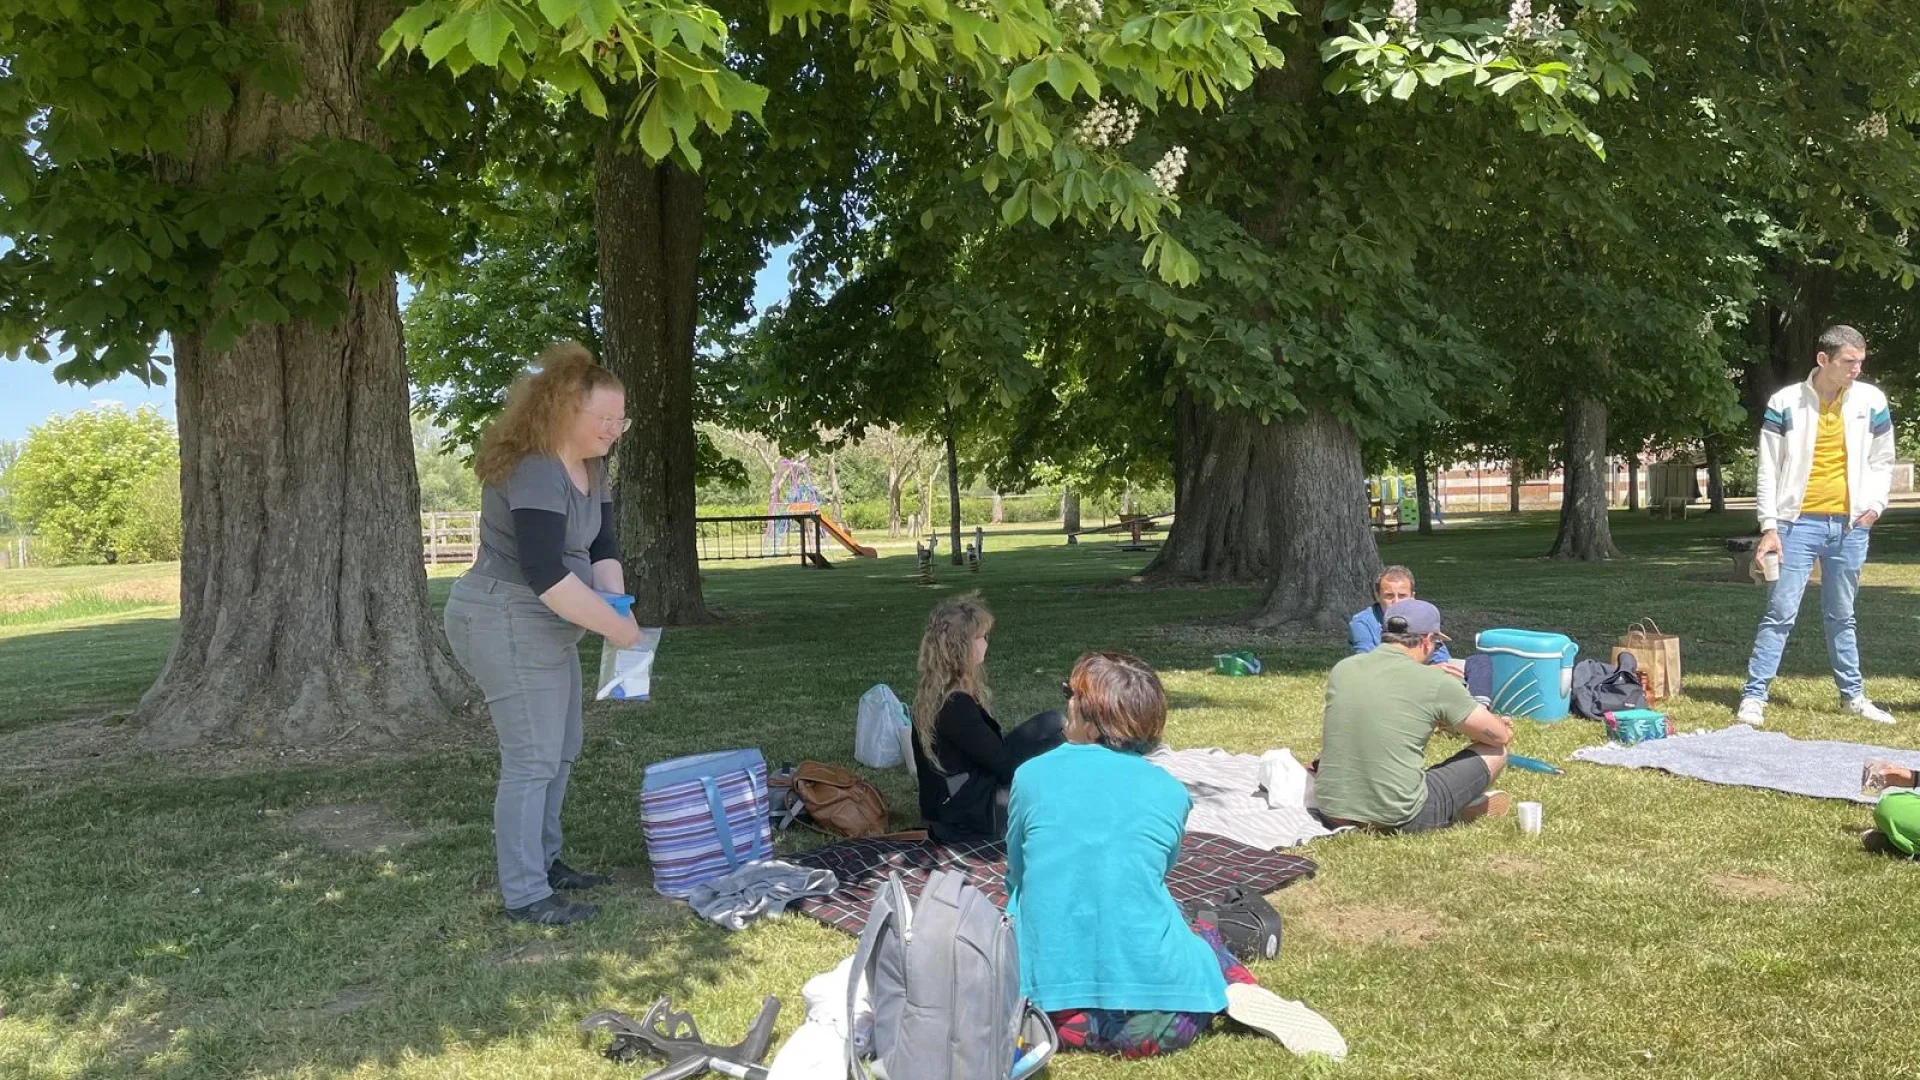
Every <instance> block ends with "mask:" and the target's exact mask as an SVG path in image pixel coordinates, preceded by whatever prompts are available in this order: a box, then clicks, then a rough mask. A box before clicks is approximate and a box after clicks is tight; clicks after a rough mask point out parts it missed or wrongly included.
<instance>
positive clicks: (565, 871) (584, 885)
mask: <svg viewBox="0 0 1920 1080" xmlns="http://www.w3.org/2000/svg"><path fill="white" fill-rule="evenodd" d="M611 884H613V879H612V878H610V877H608V876H607V875H605V874H587V873H582V872H581V871H579V870H575V869H574V868H573V867H571V866H568V865H567V864H566V863H563V862H561V861H560V860H559V859H555V860H553V865H552V866H549V867H547V885H548V886H549V887H551V888H555V889H565V890H567V891H569V892H581V891H583V890H586V889H597V888H599V887H600V886H602V885H611Z"/></svg>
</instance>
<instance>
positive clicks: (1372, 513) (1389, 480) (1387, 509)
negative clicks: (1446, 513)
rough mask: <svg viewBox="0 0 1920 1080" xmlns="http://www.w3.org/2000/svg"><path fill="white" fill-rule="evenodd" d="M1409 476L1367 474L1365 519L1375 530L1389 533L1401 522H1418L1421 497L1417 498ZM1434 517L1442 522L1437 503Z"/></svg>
mask: <svg viewBox="0 0 1920 1080" xmlns="http://www.w3.org/2000/svg"><path fill="white" fill-rule="evenodd" d="M1415 492H1416V488H1415V485H1414V479H1413V477H1412V476H1411V475H1387V476H1370V477H1368V478H1367V520H1368V522H1369V523H1370V524H1371V525H1372V526H1373V530H1374V531H1375V532H1380V533H1386V534H1387V535H1388V536H1391V535H1392V534H1394V533H1397V532H1399V531H1400V527H1401V526H1402V525H1409V526H1412V525H1418V524H1419V522H1420V500H1419V499H1418V498H1417V497H1416V494H1415ZM1433 520H1434V523H1435V524H1439V523H1440V522H1441V520H1442V519H1441V516H1440V504H1439V502H1438V501H1435V502H1434V504H1433Z"/></svg>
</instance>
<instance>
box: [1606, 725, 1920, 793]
mask: <svg viewBox="0 0 1920 1080" xmlns="http://www.w3.org/2000/svg"><path fill="white" fill-rule="evenodd" d="M1573 757H1574V760H1576V761H1590V762H1593V763H1594V764H1596V765H1620V766H1624V767H1626V768H1629V769H1659V770H1661V771H1663V772H1669V773H1672V774H1674V775H1675V776H1688V777H1692V778H1693V779H1695V780H1705V781H1706V782H1707V783H1709V784H1730V785H1732V786H1735V787H1756V788H1766V789H1768V790H1771V791H1784V792H1787V793H1788V794H1790V795H1808V796H1811V797H1813V798H1816V799H1845V800H1847V801H1849V802H1858V803H1864V802H1872V801H1873V800H1872V799H1869V798H1867V797H1865V796H1863V795H1861V794H1860V767H1861V766H1862V765H1865V764H1866V763H1867V762H1868V761H1890V762H1893V763H1894V764H1896V765H1905V766H1908V767H1910V768H1920V752H1916V751H1913V750H1894V749H1890V748H1888V747H1885V746H1867V745H1864V744H1861V743H1847V742H1826V741H1820V742H1802V741H1801V740H1799V739H1795V738H1790V737H1789V736H1786V735H1782V734H1780V733H1779V732H1777V731H1757V730H1755V729H1753V728H1751V727H1748V726H1747V725H1745V724H1735V725H1733V726H1732V727H1728V728H1722V729H1720V730H1719V731H1709V732H1704V733H1702V734H1698V735H1676V736H1674V737H1673V738H1670V739H1654V740H1651V741H1649V742H1643V743H1638V744H1635V745H1633V746H1621V745H1620V744H1618V743H1608V744H1607V745H1605V746H1586V747H1582V748H1580V749H1578V750H1575V751H1574V752H1573Z"/></svg>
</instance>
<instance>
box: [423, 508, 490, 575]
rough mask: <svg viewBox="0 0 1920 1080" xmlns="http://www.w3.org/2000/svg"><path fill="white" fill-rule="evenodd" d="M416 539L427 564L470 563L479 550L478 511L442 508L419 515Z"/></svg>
mask: <svg viewBox="0 0 1920 1080" xmlns="http://www.w3.org/2000/svg"><path fill="white" fill-rule="evenodd" d="M420 541H421V546H423V547H425V548H426V556H427V565H428V566H432V565H434V564H435V563H470V562H472V561H473V556H474V553H475V552H478V551H479V550H480V511H478V510H443V511H436V512H434V513H430V514H421V515H420Z"/></svg>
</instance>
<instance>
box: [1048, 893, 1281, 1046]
mask: <svg viewBox="0 0 1920 1080" xmlns="http://www.w3.org/2000/svg"><path fill="white" fill-rule="evenodd" d="M1193 930H1194V933H1196V934H1199V935H1200V937H1201V938H1202V939H1204V940H1205V941H1206V943H1207V944H1209V945H1211V946H1213V954H1214V956H1215V957H1216V958H1218V959H1219V961H1220V971H1221V972H1222V973H1223V974H1225V975H1226V977H1227V981H1228V982H1230V983H1251V982H1253V976H1252V975H1251V974H1249V973H1248V972H1247V969H1246V967H1245V965H1243V964H1241V963H1240V961H1238V960H1235V959H1234V958H1233V954H1232V953H1230V952H1228V951H1227V947H1226V946H1225V945H1223V944H1221V941H1220V932H1219V931H1218V930H1215V929H1214V928H1213V927H1212V926H1211V925H1209V924H1207V923H1204V922H1195V923H1194V924H1193ZM1047 1015H1048V1016H1049V1017H1051V1018H1052V1020H1053V1026H1054V1027H1055V1028H1056V1029H1058V1031H1059V1033H1060V1046H1061V1048H1062V1049H1065V1050H1091V1051H1093V1052H1095V1053H1099V1054H1118V1055H1119V1056H1121V1057H1123V1058H1144V1057H1156V1056H1158V1055H1161V1054H1171V1053H1173V1052H1174V1051H1175V1050H1184V1049H1186V1048H1187V1047H1189V1046H1191V1045H1193V1040H1195V1039H1197V1038H1199V1037H1200V1036H1201V1034H1202V1033H1203V1032H1205V1031H1206V1030H1207V1028H1208V1027H1209V1026H1210V1025H1212V1023H1213V1021H1214V1018H1215V1017H1217V1016H1219V1015H1220V1014H1219V1013H1210V1012H1207V1013H1191V1012H1133V1011H1129V1010H1126V1009H1062V1010H1060V1011H1059V1012H1054V1013H1048V1014H1047Z"/></svg>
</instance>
